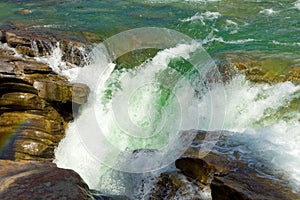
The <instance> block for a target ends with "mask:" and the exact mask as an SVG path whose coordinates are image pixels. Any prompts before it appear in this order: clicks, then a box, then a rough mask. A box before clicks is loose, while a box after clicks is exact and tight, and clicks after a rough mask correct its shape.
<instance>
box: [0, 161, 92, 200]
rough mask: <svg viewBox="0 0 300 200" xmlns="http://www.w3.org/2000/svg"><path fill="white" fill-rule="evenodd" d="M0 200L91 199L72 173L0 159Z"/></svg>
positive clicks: (39, 163)
mask: <svg viewBox="0 0 300 200" xmlns="http://www.w3.org/2000/svg"><path fill="white" fill-rule="evenodd" d="M0 199H3V200H5V199H93V197H92V195H91V194H90V192H89V188H88V186H87V185H86V183H84V181H83V180H82V179H81V178H80V176H79V175H78V174H77V173H75V172H74V171H73V170H68V169H60V168H58V167H56V165H55V164H54V163H48V162H47V163H45V162H25V161H22V162H14V161H7V160H0Z"/></svg>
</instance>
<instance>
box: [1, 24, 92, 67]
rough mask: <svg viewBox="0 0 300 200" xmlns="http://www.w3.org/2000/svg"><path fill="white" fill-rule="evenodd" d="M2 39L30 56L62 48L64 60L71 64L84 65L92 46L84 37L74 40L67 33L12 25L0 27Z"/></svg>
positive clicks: (49, 53)
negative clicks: (55, 32) (62, 33)
mask: <svg viewBox="0 0 300 200" xmlns="http://www.w3.org/2000/svg"><path fill="white" fill-rule="evenodd" d="M0 31H1V34H2V37H1V40H2V41H3V43H7V45H8V46H9V47H13V48H15V49H16V50H17V52H18V53H19V54H21V55H26V56H30V57H36V56H49V55H51V54H52V53H53V51H54V49H56V48H60V50H61V53H62V60H63V61H65V62H67V63H69V64H71V65H78V66H84V65H85V64H87V62H88V61H87V59H86V58H87V55H88V53H89V52H90V50H91V48H92V46H91V45H90V44H89V43H88V41H87V40H85V39H84V38H83V37H82V38H81V40H82V41H80V40H78V38H76V39H77V40H73V39H71V38H68V37H67V36H66V35H59V34H53V33H50V32H41V31H37V30H32V29H29V30H24V29H22V28H18V27H15V26H13V25H11V26H5V27H0Z"/></svg>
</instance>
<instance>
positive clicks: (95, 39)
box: [82, 31, 103, 43]
mask: <svg viewBox="0 0 300 200" xmlns="http://www.w3.org/2000/svg"><path fill="white" fill-rule="evenodd" d="M82 34H83V36H84V37H85V38H86V39H87V41H89V42H91V43H100V42H103V39H102V38H101V37H100V36H99V35H98V34H96V33H92V32H88V31H82Z"/></svg>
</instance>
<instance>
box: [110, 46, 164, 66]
mask: <svg viewBox="0 0 300 200" xmlns="http://www.w3.org/2000/svg"><path fill="white" fill-rule="evenodd" d="M158 51H159V49H140V50H134V51H131V52H128V53H126V54H124V55H122V56H120V57H119V58H118V59H117V60H116V61H115V63H116V64H117V68H129V69H130V68H134V67H138V66H140V65H141V64H142V63H143V62H145V61H146V60H147V59H151V58H153V57H154V56H155V55H156V54H157V52H158Z"/></svg>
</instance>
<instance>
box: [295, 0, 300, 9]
mask: <svg viewBox="0 0 300 200" xmlns="http://www.w3.org/2000/svg"><path fill="white" fill-rule="evenodd" d="M294 5H295V8H297V9H299V10H300V1H299V0H298V1H296V2H295V4H294Z"/></svg>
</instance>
